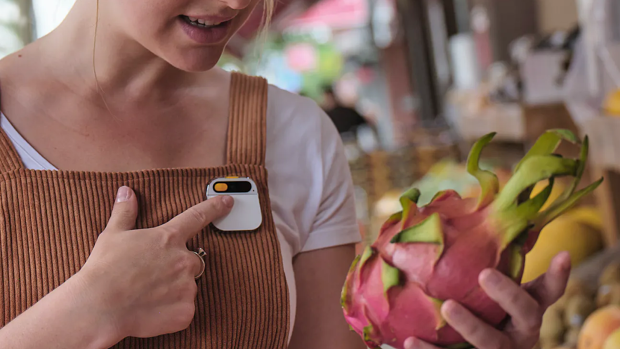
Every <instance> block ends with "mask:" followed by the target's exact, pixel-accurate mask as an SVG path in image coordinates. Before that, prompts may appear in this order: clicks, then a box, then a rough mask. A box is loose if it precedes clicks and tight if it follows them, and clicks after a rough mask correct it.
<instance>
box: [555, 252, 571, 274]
mask: <svg viewBox="0 0 620 349" xmlns="http://www.w3.org/2000/svg"><path fill="white" fill-rule="evenodd" d="M557 258H558V259H560V263H559V268H560V270H561V271H567V270H569V269H570V266H571V265H570V253H569V252H568V251H564V252H560V253H559V254H558V257H557Z"/></svg>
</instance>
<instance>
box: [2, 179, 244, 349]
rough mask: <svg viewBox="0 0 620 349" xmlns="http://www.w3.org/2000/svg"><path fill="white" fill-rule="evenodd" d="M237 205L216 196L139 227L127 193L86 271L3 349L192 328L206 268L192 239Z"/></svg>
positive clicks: (55, 348)
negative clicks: (148, 226)
mask: <svg viewBox="0 0 620 349" xmlns="http://www.w3.org/2000/svg"><path fill="white" fill-rule="evenodd" d="M232 205H233V202H232V198H225V197H218V198H214V199H211V200H208V201H205V202H202V203H200V204H198V205H196V206H194V207H192V208H190V209H188V210H187V211H185V212H183V213H181V214H180V215H178V216H177V217H175V218H174V219H172V220H171V221H170V222H168V223H166V224H164V225H162V226H159V227H157V228H152V229H144V230H134V226H135V222H136V217H137V215H138V201H137V200H136V197H135V194H134V193H133V191H132V190H131V189H129V188H121V190H119V193H118V197H117V200H116V203H115V205H114V210H113V211H112V217H111V218H110V221H109V222H108V226H107V227H106V229H105V231H104V232H103V233H102V234H101V235H100V236H99V238H98V239H97V242H96V244H95V247H94V249H93V251H92V253H91V255H90V257H89V258H88V261H87V262H86V264H85V265H84V267H83V268H82V269H81V270H80V271H79V272H78V273H76V274H75V275H73V276H72V277H71V278H69V280H67V281H66V282H65V283H63V284H62V285H60V286H59V287H58V288H56V289H54V290H53V291H52V292H50V293H49V294H48V295H47V296H45V297H43V298H42V299H41V300H40V301H38V302H37V303H36V304H34V305H33V306H32V307H30V308H29V309H28V310H26V311H25V312H24V313H22V314H21V315H19V316H18V317H17V318H16V319H14V320H13V321H11V322H9V323H8V324H7V325H6V326H4V327H3V328H0V348H21V349H31V348H32V349H35V348H50V349H60V348H62V349H78V348H79V349H90V348H92V349H101V348H109V347H111V346H114V345H115V344H116V343H118V342H120V341H121V340H122V339H123V338H125V337H128V336H132V337H154V336H157V335H162V334H167V333H172V332H178V331H180V330H183V329H185V328H187V326H189V324H190V322H191V321H192V319H193V317H194V309H195V303H194V302H195V298H196V292H197V286H196V280H195V279H194V276H195V275H197V274H199V273H200V272H201V271H202V267H203V265H202V262H201V260H200V259H199V257H197V256H196V255H195V254H194V253H193V252H191V251H189V250H188V249H187V247H186V242H187V240H189V239H190V238H191V237H193V236H194V235H195V234H197V233H198V232H200V231H201V230H202V229H203V228H204V227H206V226H207V225H208V224H209V223H211V221H212V220H215V219H218V218H220V217H223V216H224V215H226V214H228V212H230V209H231V208H232ZM68 233H69V232H68Z"/></svg>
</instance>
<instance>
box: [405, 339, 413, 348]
mask: <svg viewBox="0 0 620 349" xmlns="http://www.w3.org/2000/svg"><path fill="white" fill-rule="evenodd" d="M414 344H415V339H414V338H413V337H410V338H407V340H406V341H405V344H404V345H405V349H411V348H413V345H414Z"/></svg>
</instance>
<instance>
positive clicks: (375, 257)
mask: <svg viewBox="0 0 620 349" xmlns="http://www.w3.org/2000/svg"><path fill="white" fill-rule="evenodd" d="M493 136H494V134H489V135H487V136H485V137H483V138H481V139H480V140H479V141H478V142H476V144H475V145H474V146H473V148H472V150H471V152H470V154H469V158H468V161H467V170H468V172H469V173H470V174H471V175H473V176H474V177H476V178H477V179H478V181H479V182H480V186H481V187H482V190H481V195H480V197H479V198H478V199H462V198H461V197H460V196H459V195H458V194H457V193H456V192H454V191H450V190H448V191H444V192H439V193H437V195H436V196H435V197H434V199H433V200H432V202H431V203H429V204H428V205H426V206H424V207H418V206H417V205H416V202H417V199H418V197H419V195H420V192H419V191H418V190H417V189H410V190H409V191H407V192H406V193H405V194H403V196H402V197H401V199H400V202H401V205H402V208H403V210H402V212H399V213H396V214H394V215H393V216H392V217H391V218H390V219H389V220H388V221H387V222H385V224H384V225H383V227H382V228H381V232H380V234H379V236H378V238H377V240H376V241H375V242H374V243H373V244H372V246H368V247H367V248H366V249H365V250H364V252H363V254H362V255H361V256H358V258H357V259H356V260H355V261H354V263H353V265H352V266H351V269H350V271H349V274H348V276H347V279H346V282H345V285H344V288H343V291H342V307H343V310H344V315H345V318H346V320H347V322H348V323H349V325H350V326H351V329H352V330H354V331H355V332H357V333H358V334H359V335H360V336H362V338H363V339H364V341H365V342H366V344H367V345H368V346H369V347H371V348H378V347H379V346H380V345H383V344H388V345H390V346H392V347H395V348H400V349H402V348H403V346H404V342H405V340H406V339H407V338H410V337H416V338H418V339H421V340H424V341H426V342H429V343H432V344H435V345H438V346H446V347H449V348H467V347H469V345H468V344H467V343H465V340H464V338H463V337H462V336H461V335H460V334H459V333H458V332H456V331H455V330H454V329H453V328H452V327H451V326H450V325H448V324H447V323H446V321H445V320H444V319H443V318H442V315H441V312H440V308H441V306H442V304H443V303H444V302H445V301H446V300H454V301H456V302H458V303H460V304H461V305H463V306H464V307H466V308H467V309H469V310H470V311H471V312H472V313H473V314H475V315H476V316H478V317H479V318H480V319H482V320H484V321H485V322H487V323H489V324H491V325H493V326H499V324H500V323H501V322H502V321H503V320H504V319H505V318H506V316H507V314H506V312H505V311H504V310H503V309H502V308H501V307H500V306H499V305H498V304H497V303H496V302H494V301H493V300H491V299H490V298H489V297H488V296H487V294H486V293H485V292H484V290H483V289H482V288H481V287H480V285H479V283H478V276H479V274H480V273H481V272H482V271H483V270H485V269H487V268H495V269H497V270H499V271H500V272H502V273H503V274H505V275H507V276H509V277H511V278H512V279H513V280H514V281H515V282H516V283H520V282H521V276H522V273H523V266H524V261H525V254H526V253H527V252H528V251H529V250H530V249H531V248H532V247H533V245H534V243H535V241H536V239H537V237H538V234H539V233H540V231H541V229H542V228H543V227H544V226H545V225H546V224H548V223H549V222H551V221H552V220H553V219H555V218H556V217H558V216H559V215H560V214H562V213H563V212H564V211H566V210H567V209H569V208H571V207H572V206H573V205H575V204H576V203H577V201H578V200H579V199H580V198H582V197H583V196H584V195H586V194H588V193H590V192H592V191H593V190H594V189H596V187H598V186H599V185H600V184H601V182H602V179H600V180H599V181H597V182H595V183H593V184H591V185H590V186H588V187H586V188H584V189H582V190H580V191H576V189H577V186H578V184H579V181H580V179H581V177H582V175H583V173H584V170H585V163H586V159H587V154H588V138H587V136H586V137H585V139H584V140H583V142H580V141H579V139H578V138H576V137H575V135H574V134H573V133H571V132H570V131H566V130H552V131H548V132H546V133H545V134H543V135H542V136H541V137H540V138H539V139H538V141H537V142H536V143H535V144H534V146H533V147H532V148H531V149H530V151H529V152H528V153H527V154H526V156H525V157H524V158H523V159H522V160H521V162H520V163H519V164H518V165H517V166H516V167H515V171H514V174H513V176H512V178H511V179H510V180H509V181H508V183H507V184H506V185H505V187H504V188H503V190H502V191H501V192H499V182H498V180H497V177H496V176H495V175H494V174H493V173H491V172H489V171H485V170H482V169H480V168H479V159H480V154H481V152H482V150H483V148H484V147H485V146H486V145H487V144H488V143H490V142H491V140H492V138H493ZM562 140H565V141H569V142H571V143H574V144H578V145H580V146H581V152H580V157H579V159H567V158H563V157H561V156H558V155H556V154H553V152H554V151H555V150H556V149H557V147H558V145H559V144H560V142H561V141H562ZM560 176H571V177H573V181H572V184H571V185H570V186H569V187H568V188H567V190H566V191H565V192H564V193H563V194H562V195H561V196H560V197H559V198H558V199H556V201H555V202H553V203H552V204H551V205H550V206H549V207H548V208H546V209H545V210H541V209H542V207H543V205H544V204H545V203H546V201H547V199H548V198H549V194H550V193H551V189H552V188H553V182H554V178H556V177H560ZM544 180H548V185H547V187H546V188H545V189H544V190H543V191H542V192H540V193H539V194H537V195H536V196H534V197H530V196H531V191H532V188H533V187H534V185H536V184H537V183H538V182H540V181H544Z"/></svg>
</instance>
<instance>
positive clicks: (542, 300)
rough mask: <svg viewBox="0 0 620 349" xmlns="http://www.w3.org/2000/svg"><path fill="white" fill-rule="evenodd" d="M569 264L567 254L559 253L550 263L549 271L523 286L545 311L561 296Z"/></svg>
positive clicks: (569, 268) (568, 271) (566, 281)
mask: <svg viewBox="0 0 620 349" xmlns="http://www.w3.org/2000/svg"><path fill="white" fill-rule="evenodd" d="M570 270H571V262H570V255H569V253H568V252H562V253H559V254H558V255H557V256H555V258H553V260H552V261H551V265H550V266H549V270H548V271H547V272H546V273H545V274H543V275H542V276H540V277H539V278H538V279H536V280H534V281H532V282H531V283H529V284H527V285H525V289H526V290H527V291H528V292H529V293H530V294H531V295H532V297H534V299H536V301H538V303H539V304H540V305H541V306H542V307H543V309H546V308H547V307H548V306H550V305H552V304H553V303H555V302H556V301H557V300H558V299H559V298H560V297H561V296H562V295H563V294H564V289H565V288H566V284H567V283H568V278H569V277H570Z"/></svg>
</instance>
